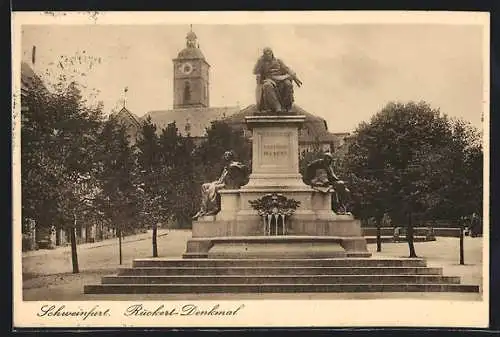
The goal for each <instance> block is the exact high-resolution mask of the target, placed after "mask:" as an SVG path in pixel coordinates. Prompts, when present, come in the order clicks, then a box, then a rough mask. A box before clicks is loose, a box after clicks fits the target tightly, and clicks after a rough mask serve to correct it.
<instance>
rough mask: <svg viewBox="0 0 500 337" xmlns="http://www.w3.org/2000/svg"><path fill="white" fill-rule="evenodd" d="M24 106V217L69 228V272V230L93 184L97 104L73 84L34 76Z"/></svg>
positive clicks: (73, 240) (74, 255)
mask: <svg viewBox="0 0 500 337" xmlns="http://www.w3.org/2000/svg"><path fill="white" fill-rule="evenodd" d="M23 105H25V106H26V107H27V109H26V111H24V113H23V118H22V124H21V129H22V149H21V152H22V161H23V165H22V184H23V217H27V218H31V219H35V221H36V223H37V228H38V229H39V230H42V229H43V228H51V227H52V226H53V225H54V224H59V225H60V226H61V227H63V228H67V229H69V230H70V234H71V235H70V239H71V247H72V261H73V272H75V273H78V272H79V268H78V260H77V253H76V238H75V235H74V230H75V224H76V222H77V220H76V219H77V218H78V217H80V215H81V212H84V211H87V198H88V197H89V195H88V192H89V189H92V186H93V184H92V183H89V181H90V180H92V173H93V170H94V164H93V163H94V160H93V156H94V154H95V140H96V137H95V136H96V132H97V129H98V127H99V124H100V122H101V118H102V106H101V105H97V106H95V107H88V106H87V105H86V104H85V101H84V100H83V99H82V96H81V93H80V90H79V88H78V85H77V84H76V83H70V84H69V85H68V86H67V87H66V88H65V89H64V90H63V91H54V92H50V91H49V90H47V89H46V88H45V86H44V85H43V84H42V82H41V81H40V82H38V79H37V82H36V85H35V86H33V87H31V88H29V89H28V92H27V93H26V95H25V96H24V98H23ZM82 179H85V181H86V183H85V184H82ZM83 186H86V187H88V189H85V188H83Z"/></svg>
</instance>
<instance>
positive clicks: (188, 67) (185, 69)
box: [179, 62, 193, 75]
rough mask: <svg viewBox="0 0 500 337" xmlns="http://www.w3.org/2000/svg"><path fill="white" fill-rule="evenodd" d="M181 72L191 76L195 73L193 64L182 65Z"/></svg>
mask: <svg viewBox="0 0 500 337" xmlns="http://www.w3.org/2000/svg"><path fill="white" fill-rule="evenodd" d="M179 70H180V72H181V73H183V74H184V75H189V74H191V73H192V72H193V65H192V64H191V63H189V62H185V63H182V64H181V65H180V66H179Z"/></svg>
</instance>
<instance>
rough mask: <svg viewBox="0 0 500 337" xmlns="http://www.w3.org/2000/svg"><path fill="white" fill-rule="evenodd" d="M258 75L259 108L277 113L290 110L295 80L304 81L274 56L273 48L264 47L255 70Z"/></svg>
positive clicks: (257, 94) (298, 82) (300, 83)
mask: <svg viewBox="0 0 500 337" xmlns="http://www.w3.org/2000/svg"><path fill="white" fill-rule="evenodd" d="M253 73H254V75H256V77H257V90H256V98H257V109H258V110H259V111H271V112H273V113H275V114H280V113H283V112H288V111H290V110H291V108H292V104H293V101H294V99H293V83H292V81H293V82H295V83H296V84H297V86H298V87H300V86H301V85H302V82H301V81H300V80H299V79H298V78H297V75H296V74H295V72H293V71H292V70H291V69H290V68H288V67H287V66H286V65H285V63H283V61H281V60H280V59H277V58H275V57H274V54H273V51H272V50H271V48H264V51H263V55H262V56H261V57H260V58H259V60H258V61H257V64H256V65H255V67H254V70H253Z"/></svg>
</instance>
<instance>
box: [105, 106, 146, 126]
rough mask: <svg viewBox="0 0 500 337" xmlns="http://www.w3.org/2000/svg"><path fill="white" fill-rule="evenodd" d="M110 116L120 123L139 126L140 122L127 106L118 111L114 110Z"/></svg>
mask: <svg viewBox="0 0 500 337" xmlns="http://www.w3.org/2000/svg"><path fill="white" fill-rule="evenodd" d="M110 118H115V119H117V120H118V121H120V122H121V123H125V124H126V125H127V126H130V125H132V126H135V127H140V126H141V123H140V122H139V120H138V118H137V116H136V115H134V114H133V113H131V112H130V111H129V110H128V109H127V108H125V107H123V108H121V110H120V111H118V112H114V113H112V114H111V115H110Z"/></svg>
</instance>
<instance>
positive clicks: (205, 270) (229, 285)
mask: <svg viewBox="0 0 500 337" xmlns="http://www.w3.org/2000/svg"><path fill="white" fill-rule="evenodd" d="M84 292H85V293H86V294H148V293H149V294H151V293H156V294H159V293H167V294H168V293H195V294H197V293H255V292H262V293H293V292H306V293H314V292H335V293H339V292H479V286H477V285H463V284H460V278H459V277H455V276H443V270H442V268H430V267H427V263H426V261H425V260H424V259H405V258H400V259H398V258H392V259H383V258H377V259H375V258H329V259H165V258H149V259H136V260H134V261H133V264H132V268H121V269H119V270H118V273H117V275H112V276H105V277H103V278H102V282H101V284H96V285H86V286H85V287H84Z"/></svg>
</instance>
